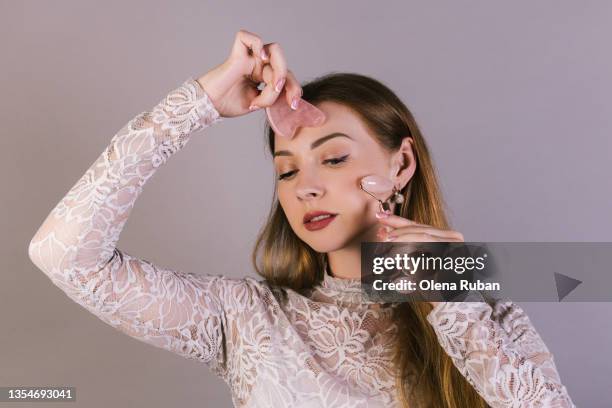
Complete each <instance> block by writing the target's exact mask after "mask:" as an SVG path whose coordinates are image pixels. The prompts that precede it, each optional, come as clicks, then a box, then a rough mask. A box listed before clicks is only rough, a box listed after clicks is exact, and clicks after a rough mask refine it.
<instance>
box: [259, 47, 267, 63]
mask: <svg viewBox="0 0 612 408" xmlns="http://www.w3.org/2000/svg"><path fill="white" fill-rule="evenodd" d="M261 59H262V60H267V59H268V53H267V52H266V50H265V49H263V48H262V49H261Z"/></svg>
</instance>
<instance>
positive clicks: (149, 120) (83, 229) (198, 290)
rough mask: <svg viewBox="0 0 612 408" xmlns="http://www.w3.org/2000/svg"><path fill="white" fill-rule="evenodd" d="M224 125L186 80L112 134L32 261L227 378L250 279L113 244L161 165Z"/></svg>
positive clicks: (93, 305)
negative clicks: (229, 332) (170, 263)
mask: <svg viewBox="0 0 612 408" xmlns="http://www.w3.org/2000/svg"><path fill="white" fill-rule="evenodd" d="M221 120H222V118H221V117H220V116H219V113H218V112H217V111H216V110H215V108H214V106H213V104H212V102H211V101H210V99H209V97H208V95H207V94H206V93H205V91H204V90H203V89H202V88H201V87H200V85H199V83H198V82H196V81H195V80H193V79H192V78H189V79H188V80H187V81H185V82H184V83H183V84H182V85H181V86H179V87H178V88H177V89H175V90H173V91H172V92H170V93H169V94H168V95H167V96H166V97H165V98H164V99H163V100H162V101H161V102H159V104H157V105H156V106H155V107H154V108H153V109H152V110H151V111H146V112H143V113H141V114H139V115H137V116H136V117H135V118H133V119H132V120H131V121H129V122H128V123H127V125H125V127H123V128H122V129H121V130H120V131H119V132H118V133H117V134H116V135H115V136H114V137H113V138H112V140H111V142H110V145H109V146H108V147H107V148H106V149H105V150H104V151H103V153H102V154H101V155H100V156H99V157H98V158H97V160H96V161H95V162H94V163H93V165H92V166H91V167H90V168H89V169H88V170H87V172H86V173H85V174H84V175H83V176H82V177H81V178H80V179H79V180H78V181H77V183H76V184H75V185H74V186H73V187H72V188H71V189H70V191H69V192H68V193H67V194H66V196H65V197H64V198H62V200H61V201H60V202H59V204H57V206H55V208H54V209H53V210H52V211H51V213H50V214H49V216H48V217H47V219H46V220H45V221H44V223H43V224H42V225H41V227H40V228H39V230H38V231H37V233H36V235H35V236H34V238H33V239H32V241H31V243H30V246H29V255H30V258H31V259H32V262H34V264H35V265H36V266H37V267H38V268H39V269H41V270H42V271H43V272H44V273H45V274H46V275H47V276H48V277H49V278H50V279H51V281H52V282H53V283H54V284H55V285H56V286H58V287H59V288H60V289H61V290H62V291H64V292H65V293H66V294H67V295H68V296H69V297H70V298H71V299H72V300H74V301H75V302H77V303H78V304H80V305H82V306H83V307H85V308H86V309H87V310H89V311H90V312H91V313H93V314H95V315H96V316H98V317H99V318H100V319H101V320H103V321H104V322H106V323H108V324H110V325H111V326H113V327H115V328H117V329H119V330H120V331H122V332H124V333H126V334H128V335H130V336H132V337H134V338H136V339H138V340H141V341H144V342H146V343H149V344H152V345H154V346H157V347H161V348H164V349H167V350H170V351H172V352H175V353H177V354H180V355H182V356H184V357H186V358H190V359H197V360H200V361H202V362H205V363H207V364H208V365H209V367H211V368H212V369H213V371H214V372H216V373H217V374H218V375H221V376H225V374H226V373H225V370H226V367H225V363H226V358H227V357H226V352H227V350H226V347H227V344H225V341H226V340H225V333H224V330H225V327H226V324H227V322H225V319H226V316H227V310H228V307H230V304H229V303H228V302H229V301H228V299H243V298H244V296H241V295H240V292H241V291H242V290H244V289H245V288H246V287H247V283H246V282H245V281H243V280H238V279H229V278H225V277H222V276H220V275H217V276H213V275H195V274H191V273H185V272H181V271H175V270H171V269H165V268H162V267H159V266H157V265H154V264H152V263H151V262H149V261H146V260H144V259H139V258H136V257H134V256H131V255H129V254H127V253H126V252H124V251H122V250H120V249H118V248H116V247H115V245H116V243H117V240H118V239H119V234H120V233H121V230H122V229H123V226H124V225H125V223H126V221H127V219H128V217H129V215H130V213H131V210H132V208H133V206H134V202H135V201H136V199H137V197H138V196H139V195H140V193H141V191H142V188H143V186H144V184H145V183H146V182H147V180H148V179H149V178H150V177H151V176H153V174H154V173H155V171H156V170H157V168H158V167H159V166H161V165H162V164H163V163H165V162H166V160H168V158H169V157H170V156H171V155H173V154H174V153H176V152H177V151H178V150H180V149H181V148H182V147H183V146H184V145H185V144H186V143H187V142H188V140H189V137H190V135H191V134H193V132H195V131H197V130H199V129H202V128H206V127H208V126H211V125H212V124H214V123H216V122H218V121H221ZM234 303H236V302H234ZM234 306H235V307H239V305H237V304H236V305H234Z"/></svg>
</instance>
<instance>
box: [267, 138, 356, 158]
mask: <svg viewBox="0 0 612 408" xmlns="http://www.w3.org/2000/svg"><path fill="white" fill-rule="evenodd" d="M334 137H348V138H349V139H351V140H354V139H353V138H352V137H350V136H349V135H347V134H344V133H339V132H334V133H330V134H329V135H327V136H323V137H321V138H319V139H317V140H315V141H314V142H312V143H311V144H310V150H312V149H314V148H316V147H319V146H320V145H322V144H323V143H325V142H327V141H328V140H330V139H333V138H334ZM277 156H293V153H291V152H290V151H289V150H278V151H276V152H274V154H273V155H272V157H277Z"/></svg>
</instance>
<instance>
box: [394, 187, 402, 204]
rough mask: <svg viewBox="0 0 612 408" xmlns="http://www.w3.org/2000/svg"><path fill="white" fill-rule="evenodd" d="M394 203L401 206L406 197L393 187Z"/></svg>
mask: <svg viewBox="0 0 612 408" xmlns="http://www.w3.org/2000/svg"><path fill="white" fill-rule="evenodd" d="M393 190H394V192H393V201H394V202H395V203H396V204H401V203H403V202H404V196H403V195H402V194H401V193H400V192H399V190H398V189H397V188H395V187H393Z"/></svg>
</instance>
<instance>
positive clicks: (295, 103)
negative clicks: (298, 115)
mask: <svg viewBox="0 0 612 408" xmlns="http://www.w3.org/2000/svg"><path fill="white" fill-rule="evenodd" d="M299 102H300V98H298V97H297V96H296V97H295V98H293V100H292V101H291V109H293V110H296V109H297V108H298V103H299Z"/></svg>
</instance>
